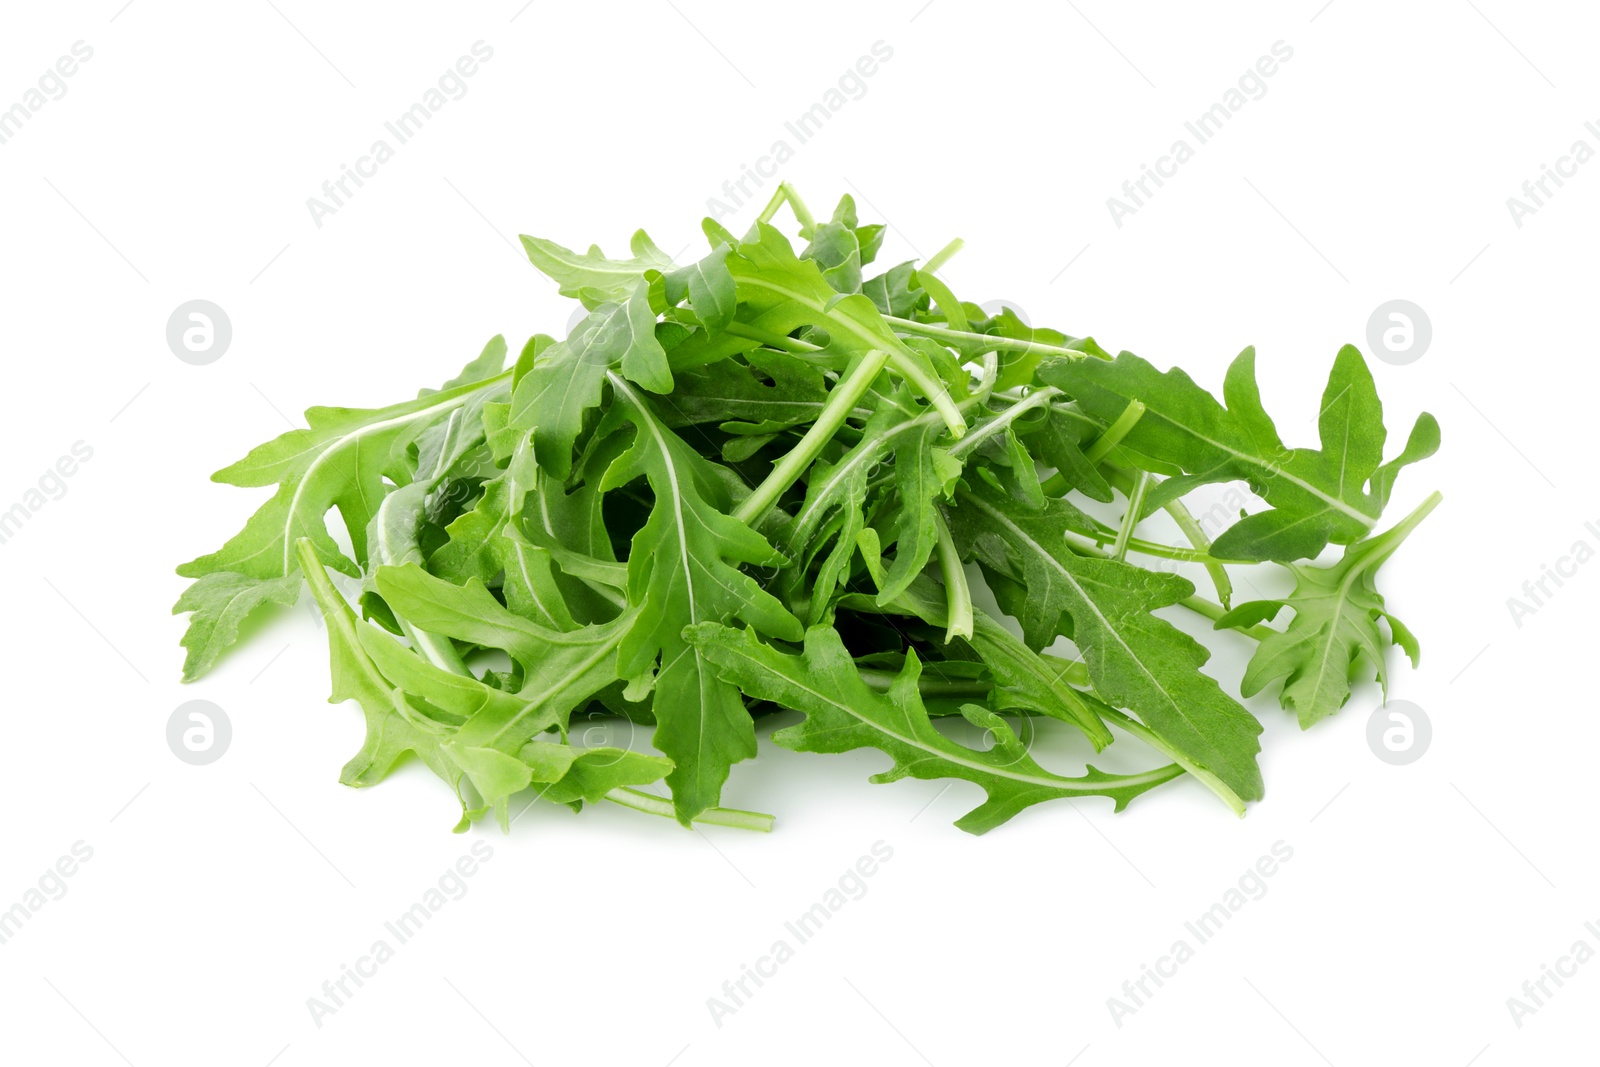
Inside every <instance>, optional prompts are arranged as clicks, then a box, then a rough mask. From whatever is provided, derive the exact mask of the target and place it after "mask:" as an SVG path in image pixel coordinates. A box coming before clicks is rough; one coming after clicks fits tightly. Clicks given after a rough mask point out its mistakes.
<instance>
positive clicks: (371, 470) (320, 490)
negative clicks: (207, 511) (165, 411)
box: [173, 377, 504, 679]
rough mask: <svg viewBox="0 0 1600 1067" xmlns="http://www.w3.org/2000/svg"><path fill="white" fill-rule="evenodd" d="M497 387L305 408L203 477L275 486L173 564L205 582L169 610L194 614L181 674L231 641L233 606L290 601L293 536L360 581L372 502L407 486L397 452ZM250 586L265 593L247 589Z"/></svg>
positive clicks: (498, 380)
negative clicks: (350, 552)
mask: <svg viewBox="0 0 1600 1067" xmlns="http://www.w3.org/2000/svg"><path fill="white" fill-rule="evenodd" d="M503 386H504V380H503V377H494V378H489V379H485V380H482V381H479V382H475V383H472V384H469V385H463V386H459V387H457V388H455V389H451V390H448V391H445V392H441V393H435V394H432V395H429V396H425V397H420V398H418V399H416V400H411V401H407V402H405V403H403V404H395V405H393V406H391V407H387V408H380V409H377V410H362V409H356V408H323V407H315V408H311V409H310V410H308V411H307V412H306V421H307V423H308V428H307V429H303V430H291V431H289V432H288V433H286V434H282V435H280V436H279V437H277V438H275V439H273V440H272V441H269V442H267V443H266V444H264V445H260V446H258V447H256V448H254V449H252V450H251V452H250V454H249V455H247V456H246V457H245V458H244V459H242V460H240V461H239V462H238V463H235V464H233V465H232V466H230V467H226V468H224V469H222V470H220V471H218V472H217V473H216V474H214V475H212V476H211V477H212V481H216V482H223V483H226V484H229V485H239V486H247V487H254V486H265V485H272V484H274V483H277V486H278V490H277V492H276V493H274V494H273V496H272V498H271V499H270V500H268V501H267V502H266V503H265V504H263V505H262V506H261V507H260V508H259V509H258V510H257V511H256V513H255V514H254V515H252V516H251V517H250V520H249V521H248V522H247V523H245V526H244V529H243V530H241V531H240V532H239V533H237V534H235V535H234V536H233V537H232V538H230V539H229V540H228V542H227V544H225V545H223V546H222V548H221V549H219V550H218V551H216V552H213V553H210V554H209V555H205V556H200V557H199V558H197V559H193V560H190V561H189V562H188V563H185V564H183V565H182V566H180V567H179V568H178V573H179V574H180V575H182V576H183V577H185V578H196V579H203V578H207V577H208V576H209V577H210V581H209V582H208V583H207V584H206V585H205V586H204V587H201V588H199V589H194V588H191V590H190V591H188V592H186V593H185V594H184V595H183V597H182V598H180V599H179V601H178V604H177V605H176V606H175V607H174V609H173V610H174V612H182V611H193V612H194V613H195V614H194V615H193V616H192V617H191V619H190V622H189V627H190V630H191V633H190V634H186V635H185V637H184V639H183V643H184V645H185V647H187V648H189V649H190V650H191V651H190V655H191V657H194V658H192V659H191V660H190V662H189V664H188V665H187V667H186V674H187V676H188V677H189V678H190V679H193V678H196V677H199V676H200V675H201V674H203V673H205V671H206V670H208V669H210V667H211V666H212V665H213V664H214V663H215V662H216V661H217V659H218V657H219V656H220V655H221V654H222V652H223V651H224V650H225V649H226V648H227V647H228V645H230V644H231V643H232V642H233V640H234V639H235V638H236V637H237V636H238V623H239V621H241V620H242V618H243V616H242V615H240V614H238V613H239V612H240V611H241V610H245V609H249V610H253V609H254V607H255V606H259V605H260V604H262V603H266V602H268V601H277V602H280V603H286V602H292V598H289V600H285V598H286V597H287V596H288V593H287V590H288V585H286V584H285V582H284V580H285V579H288V578H290V577H292V576H293V575H294V574H295V573H296V571H297V569H298V564H297V563H296V561H295V544H296V542H297V541H299V540H300V539H302V538H304V539H306V540H308V541H310V543H311V545H312V548H313V550H314V551H315V552H316V554H317V558H318V559H320V560H322V562H323V563H324V564H326V565H327V566H330V567H333V568H334V569H336V570H338V571H340V572H342V573H344V574H348V575H350V576H351V577H358V576H360V574H361V569H360V568H361V567H362V566H365V564H366V556H367V532H368V528H369V527H370V526H371V524H372V521H373V519H374V517H375V516H376V513H377V509H378V506H379V503H380V502H381V501H382V500H383V499H384V497H385V495H386V494H387V493H388V492H389V491H390V490H389V486H390V484H391V483H392V484H402V485H403V484H405V483H407V482H408V481H409V480H410V477H411V473H412V471H411V468H410V464H409V462H408V461H407V451H406V446H407V445H408V444H409V443H411V442H412V441H414V440H415V439H416V438H417V437H418V435H419V434H421V433H422V432H423V431H424V430H426V429H427V428H428V427H429V426H431V425H433V424H434V423H436V422H440V421H443V420H445V419H448V418H449V417H450V416H451V415H452V413H454V412H456V411H458V410H460V409H462V408H464V407H466V406H468V405H471V404H475V403H482V402H483V401H484V400H486V399H489V398H492V397H493V396H495V395H497V394H498V391H499V390H501V389H503ZM334 508H337V509H338V511H339V513H340V516H341V517H342V518H343V519H344V523H345V528H346V530H347V532H348V533H349V536H350V541H351V544H352V547H353V549H354V553H355V557H356V558H355V560H353V561H352V560H351V559H349V558H347V557H346V556H345V555H344V553H342V552H341V551H340V550H339V546H338V544H337V542H335V541H334V539H333V537H332V536H331V535H330V534H329V533H328V528H327V523H326V516H327V513H328V512H329V510H331V509H334ZM252 584H259V585H263V586H268V588H263V589H260V590H257V591H250V589H249V587H250V586H251V585H252ZM224 591H225V592H224ZM195 649H199V650H200V652H199V654H198V655H196V653H195V651H194V650H195Z"/></svg>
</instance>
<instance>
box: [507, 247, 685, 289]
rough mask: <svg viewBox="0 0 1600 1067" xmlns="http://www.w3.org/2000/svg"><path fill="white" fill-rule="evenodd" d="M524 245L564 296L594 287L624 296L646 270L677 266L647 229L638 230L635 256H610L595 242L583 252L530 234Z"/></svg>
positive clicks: (534, 263)
mask: <svg viewBox="0 0 1600 1067" xmlns="http://www.w3.org/2000/svg"><path fill="white" fill-rule="evenodd" d="M522 247H523V249H524V250H525V251H526V252H527V253H528V258H529V259H530V260H532V261H533V265H534V266H535V267H538V268H539V270H541V271H542V272H544V273H545V274H546V275H547V276H549V277H550V278H552V279H554V281H555V283H556V284H557V285H559V286H560V287H561V295H562V296H573V297H575V296H579V295H581V294H582V293H583V292H584V290H590V291H592V292H599V293H605V294H608V295H610V296H611V297H612V298H613V299H620V298H621V297H622V296H624V295H626V294H628V293H631V292H632V291H633V290H634V288H635V286H636V283H638V282H641V281H643V279H644V274H645V271H648V270H658V271H669V270H672V269H673V263H672V259H671V257H670V256H668V255H667V254H666V253H665V252H663V251H661V249H659V248H657V247H656V245H655V242H654V241H652V240H650V237H649V235H648V234H646V233H645V232H644V231H643V230H639V231H638V232H637V233H635V234H634V235H633V240H632V241H631V242H630V247H631V250H632V252H633V258H631V259H607V258H606V256H605V253H603V252H601V251H600V246H599V245H591V246H590V248H589V251H587V252H585V253H583V254H582V255H579V254H578V253H577V252H574V251H572V250H571V249H570V248H564V247H562V246H561V245H558V244H556V243H555V242H554V241H547V240H545V239H544V238H542V237H529V236H528V235H527V234H523V235H522Z"/></svg>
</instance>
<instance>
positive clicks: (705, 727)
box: [602, 374, 801, 826]
mask: <svg viewBox="0 0 1600 1067" xmlns="http://www.w3.org/2000/svg"><path fill="white" fill-rule="evenodd" d="M611 382H612V388H613V390H614V392H615V395H616V402H615V406H614V407H613V408H612V412H613V413H614V415H615V416H616V417H617V418H619V419H626V420H627V421H628V422H630V423H632V425H633V427H634V430H635V434H634V443H633V446H632V447H631V448H629V449H628V451H627V452H626V453H624V454H623V455H622V456H621V457H619V458H618V459H617V461H616V462H615V463H614V464H613V465H612V466H611V468H610V469H609V470H608V471H607V472H606V475H605V478H604V480H603V483H602V488H606V489H609V488H614V487H616V486H619V485H624V484H626V483H628V482H631V481H633V480H634V479H636V478H640V477H644V478H646V479H648V480H649V484H650V487H651V489H652V490H654V493H655V503H654V506H653V507H652V508H651V509H650V517H649V519H648V520H647V521H646V522H645V524H644V526H643V527H641V528H640V530H639V532H638V533H636V534H634V536H633V542H632V546H631V548H630V551H629V554H628V602H629V604H630V605H634V606H636V607H637V608H638V612H637V617H636V619H630V622H631V623H632V625H631V627H630V628H629V630H628V632H627V635H626V636H625V637H624V638H623V641H622V646H621V648H620V650H619V658H618V670H619V671H620V673H621V674H622V676H623V677H625V678H630V679H635V680H638V679H640V678H642V677H647V676H648V674H649V672H650V671H651V669H652V668H656V666H657V663H658V661H659V669H657V671H656V676H655V701H654V708H655V716H656V722H657V726H656V733H655V746H656V748H657V749H659V750H660V751H661V752H662V753H663V754H665V755H666V756H667V757H668V758H669V759H671V760H672V761H673V763H674V764H675V767H674V770H673V772H672V773H671V774H669V775H668V776H667V784H668V785H670V786H671V787H672V798H673V804H674V806H675V807H676V810H677V813H678V819H679V821H680V822H682V823H683V824H684V825H686V826H687V825H688V824H689V822H690V820H691V819H693V818H694V816H696V815H698V814H700V813H701V812H702V811H704V810H706V809H707V808H710V807H714V806H715V805H716V803H717V799H718V797H719V796H720V794H721V789H722V783H723V782H725V781H726V780H727V777H728V770H729V768H730V767H731V766H732V765H733V764H734V763H737V762H739V761H740V760H744V759H749V758H750V757H752V756H754V755H755V751H756V743H755V730H754V727H753V724H752V722H751V720H750V715H749V713H748V712H747V711H746V710H745V707H744V702H743V701H742V700H741V699H740V698H739V692H738V690H737V689H735V688H734V687H733V686H731V685H729V684H728V683H726V682H724V681H722V680H720V679H719V678H717V677H716V675H715V674H714V673H713V672H712V671H711V670H710V669H709V667H708V665H707V664H706V663H705V662H704V660H703V658H702V656H701V654H700V652H699V651H698V650H697V649H695V648H692V647H691V646H690V645H688V644H687V643H686V642H685V641H684V638H683V629H684V627H685V626H689V625H692V624H695V623H701V622H719V623H720V622H725V621H727V620H729V619H732V618H739V619H743V620H744V621H745V622H747V623H749V624H750V625H752V626H754V627H757V628H759V629H760V630H762V631H763V632H764V633H768V634H772V635H774V636H776V637H783V638H786V639H789V640H798V639H799V638H800V635H801V626H800V623H799V621H798V620H797V619H795V618H794V616H792V615H791V614H789V612H788V610H787V609H785V608H784V607H783V605H782V604H781V603H780V602H779V601H778V600H777V598H775V597H774V596H772V594H770V593H768V592H766V591H765V590H763V589H762V588H761V587H760V586H759V585H758V584H757V583H756V582H755V580H754V579H752V578H751V577H750V576H749V575H747V574H744V573H743V572H741V571H740V570H739V569H738V564H740V563H749V564H757V565H764V566H774V565H776V564H779V563H781V562H783V557H782V556H781V555H779V554H778V552H777V551H776V550H775V549H774V548H773V547H772V546H771V545H770V544H768V543H767V541H766V539H765V538H763V537H762V536H761V535H760V534H758V533H756V532H755V531H754V530H752V529H750V528H749V527H748V526H746V525H745V524H744V523H742V522H740V521H739V520H737V519H734V518H731V517H730V516H728V515H727V514H725V510H724V509H725V508H726V507H727V505H728V492H727V487H726V484H725V483H724V482H723V481H722V480H721V479H720V478H719V477H718V475H717V474H716V471H715V465H714V464H712V463H711V462H710V461H708V460H706V459H705V458H703V457H701V456H700V455H699V454H698V453H696V452H695V451H694V449H692V448H690V447H689V446H688V445H687V444H685V443H684V441H683V440H682V439H681V438H679V437H678V436H677V435H676V434H674V433H673V432H672V431H671V430H669V429H667V428H666V427H665V426H663V425H662V424H661V422H660V420H658V419H657V418H656V417H655V415H654V414H653V413H652V412H651V410H650V408H649V406H648V405H647V404H646V403H645V400H644V398H643V396H641V395H640V394H639V393H638V392H636V391H635V390H634V388H633V387H632V386H631V385H629V384H628V383H627V382H625V381H623V380H622V379H621V378H620V377H619V376H617V375H615V374H613V375H612V376H611Z"/></svg>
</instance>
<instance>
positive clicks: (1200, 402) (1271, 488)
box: [1039, 345, 1439, 561]
mask: <svg viewBox="0 0 1600 1067" xmlns="http://www.w3.org/2000/svg"><path fill="white" fill-rule="evenodd" d="M1039 377H1040V378H1041V379H1042V380H1044V381H1045V382H1047V383H1049V384H1050V385H1054V386H1056V387H1057V388H1060V389H1062V390H1064V391H1065V392H1067V393H1069V394H1071V395H1072V396H1073V397H1075V398H1076V399H1077V401H1078V403H1079V404H1080V405H1081V406H1082V407H1083V409H1084V410H1085V411H1087V412H1088V413H1089V414H1091V415H1093V416H1095V417H1097V418H1099V419H1101V420H1103V421H1105V422H1107V423H1109V422H1110V421H1112V420H1113V419H1115V418H1116V417H1117V415H1119V414H1120V413H1121V412H1122V411H1123V409H1124V408H1126V407H1127V405H1128V403H1129V402H1130V401H1133V400H1137V401H1139V402H1141V403H1142V404H1143V405H1144V409H1145V411H1144V416H1143V418H1141V419H1140V420H1139V422H1138V423H1137V425H1135V426H1134V427H1133V429H1132V430H1130V431H1129V432H1128V435H1127V436H1126V437H1125V438H1124V439H1123V442H1122V444H1123V447H1124V448H1126V449H1130V450H1131V451H1133V452H1135V453H1138V454H1139V455H1140V456H1142V457H1145V458H1146V459H1147V460H1148V461H1149V462H1150V466H1149V467H1148V468H1147V469H1150V470H1152V471H1154V472H1155V473H1177V472H1178V471H1181V472H1182V474H1183V476H1182V477H1174V478H1169V479H1168V480H1167V481H1165V482H1163V483H1162V485H1161V486H1160V488H1159V489H1158V490H1157V491H1156V492H1154V493H1152V494H1151V495H1150V497H1149V498H1148V499H1147V501H1146V503H1147V506H1149V507H1151V508H1155V507H1159V506H1160V505H1161V504H1162V503H1163V502H1165V501H1166V500H1170V499H1176V498H1177V497H1178V496H1181V495H1183V494H1184V493H1187V492H1188V491H1190V490H1191V489H1193V488H1195V487H1196V486H1199V485H1203V484H1206V483H1208V482H1217V481H1230V480H1244V481H1247V482H1249V483H1250V487H1251V489H1252V490H1253V491H1254V492H1255V493H1256V494H1258V495H1259V496H1261V497H1262V499H1264V500H1266V501H1267V502H1268V503H1269V504H1271V505H1272V509H1271V510H1268V511H1264V512H1260V513H1258V514H1255V515H1251V516H1249V517H1247V518H1245V519H1242V520H1240V521H1239V522H1237V523H1235V524H1234V525H1233V526H1231V527H1229V528H1228V530H1227V531H1226V532H1224V533H1223V534H1222V535H1221V536H1220V537H1218V538H1217V539H1216V541H1215V543H1214V544H1213V546H1212V548H1213V552H1214V554H1215V555H1216V556H1217V557H1218V558H1221V559H1240V560H1267V559H1271V560H1282V561H1291V560H1295V559H1302V558H1309V557H1314V556H1316V555H1317V553H1319V552H1321V551H1322V549H1323V548H1324V547H1326V546H1327V544H1328V542H1329V541H1333V542H1335V543H1337V544H1349V543H1351V542H1353V541H1356V540H1359V539H1360V538H1362V537H1364V536H1365V535H1366V534H1367V533H1368V532H1370V531H1371V530H1372V528H1373V527H1374V526H1375V525H1377V522H1378V517H1379V515H1380V514H1381V513H1382V511H1383V506H1384V504H1385V503H1387V502H1388V497H1389V493H1390V491H1391V490H1392V488H1393V485H1394V476H1395V474H1396V473H1398V471H1399V469H1400V467H1402V466H1404V465H1406V464H1408V463H1413V462H1416V461H1417V460H1419V459H1423V458H1425V457H1427V456H1429V455H1432V454H1433V452H1434V451H1435V450H1436V449H1437V448H1438V441H1439V435H1438V424H1437V423H1436V422H1435V421H1434V419H1433V417H1432V416H1431V415H1428V414H1426V413H1424V414H1423V415H1421V416H1420V417H1419V418H1418V419H1417V425H1416V427H1415V428H1414V429H1413V430H1412V435H1411V442H1410V444H1408V446H1407V448H1406V450H1405V451H1404V452H1403V453H1402V455H1401V456H1400V457H1398V458H1397V459H1396V460H1394V461H1393V462H1391V463H1390V464H1388V465H1381V460H1382V455H1383V442H1384V437H1385V436H1386V432H1385V430H1384V426H1383V408H1382V405H1381V404H1380V403H1379V402H1378V394H1377V390H1376V389H1375V387H1374V386H1373V382H1372V374H1371V372H1370V371H1369V370H1368V369H1367V365H1366V361H1365V360H1364V359H1362V357H1361V353H1360V352H1358V351H1357V350H1356V349H1355V348H1353V347H1351V346H1349V345H1346V346H1345V347H1344V348H1342V349H1340V350H1339V355H1338V357H1337V358H1336V359H1335V360H1334V364H1333V370H1332V372H1331V373H1330V375H1329V376H1328V385H1327V388H1326V390H1325V391H1324V393H1323V398H1322V405H1321V408H1320V414H1319V415H1318V419H1317V425H1318V430H1319V434H1320V436H1321V439H1322V448H1321V449H1320V450H1314V449H1306V448H1288V447H1287V446H1285V445H1284V443H1283V442H1282V440H1281V439H1280V438H1279V437H1278V431H1277V428H1276V427H1275V426H1274V425H1273V422H1272V419H1271V418H1270V417H1269V416H1268V415H1267V413H1266V411H1265V409H1264V408H1263V407H1262V406H1261V394H1260V391H1259V389H1258V388H1257V386H1256V378H1255V349H1253V348H1246V349H1245V350H1244V351H1243V352H1241V353H1240V354H1239V357H1238V358H1237V359H1235V360H1234V362H1233V365H1232V366H1231V367H1229V368H1228V374H1227V378H1226V381H1225V383H1224V397H1225V399H1226V400H1227V404H1228V406H1227V407H1226V408H1224V407H1223V406H1222V405H1221V404H1219V403H1218V402H1217V400H1216V399H1215V398H1214V397H1212V395H1211V394H1210V393H1208V392H1206V391H1205V390H1204V389H1201V388H1200V387H1199V386H1198V385H1196V384H1195V383H1194V380H1193V379H1191V378H1190V377H1189V376H1188V375H1187V374H1185V373H1184V372H1183V371H1181V370H1176V369H1174V370H1171V371H1167V372H1166V373H1161V372H1158V371H1157V370H1156V369H1155V368H1154V367H1153V366H1151V365H1150V364H1149V363H1147V362H1145V361H1144V360H1142V359H1140V358H1139V357H1138V356H1135V355H1133V354H1132V353H1129V352H1124V353H1122V354H1121V355H1119V356H1118V357H1117V358H1116V359H1115V360H1114V361H1112V362H1110V363H1104V362H1100V361H1097V360H1077V361H1070V362H1069V361H1052V362H1051V363H1050V364H1049V365H1047V366H1044V367H1041V368H1040V370H1039ZM1380 470H1381V472H1382V473H1380ZM1369 483H1370V485H1369Z"/></svg>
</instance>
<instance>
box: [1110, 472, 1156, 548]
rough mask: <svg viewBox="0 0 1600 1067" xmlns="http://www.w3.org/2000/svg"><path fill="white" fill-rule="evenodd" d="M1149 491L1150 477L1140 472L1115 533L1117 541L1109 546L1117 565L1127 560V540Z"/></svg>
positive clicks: (1137, 521)
mask: <svg viewBox="0 0 1600 1067" xmlns="http://www.w3.org/2000/svg"><path fill="white" fill-rule="evenodd" d="M1149 491H1150V475H1149V473H1148V472H1146V471H1140V472H1139V474H1138V476H1137V477H1135V478H1134V480H1133V488H1132V490H1131V491H1130V492H1129V493H1128V510H1127V512H1126V513H1125V514H1124V515H1123V516H1122V528H1121V529H1120V530H1118V531H1117V539H1116V541H1115V542H1114V543H1113V544H1112V546H1111V558H1112V559H1114V560H1116V561H1117V562H1118V563H1121V562H1122V561H1123V560H1124V559H1126V558H1127V555H1128V539H1129V538H1130V537H1132V536H1133V528H1134V527H1135V526H1137V525H1139V512H1141V511H1143V510H1144V495H1145V493H1147V492H1149Z"/></svg>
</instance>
